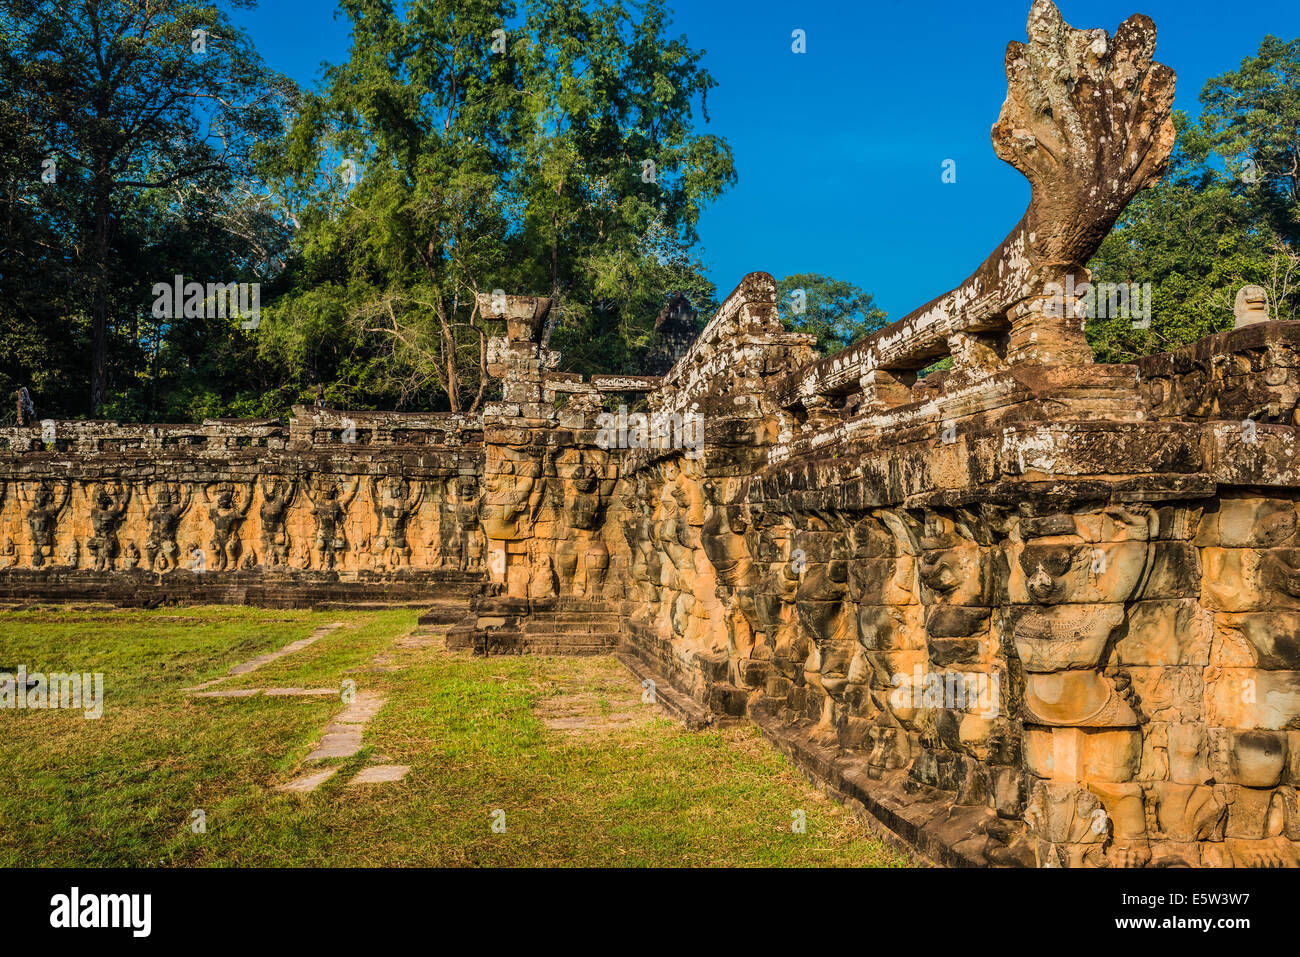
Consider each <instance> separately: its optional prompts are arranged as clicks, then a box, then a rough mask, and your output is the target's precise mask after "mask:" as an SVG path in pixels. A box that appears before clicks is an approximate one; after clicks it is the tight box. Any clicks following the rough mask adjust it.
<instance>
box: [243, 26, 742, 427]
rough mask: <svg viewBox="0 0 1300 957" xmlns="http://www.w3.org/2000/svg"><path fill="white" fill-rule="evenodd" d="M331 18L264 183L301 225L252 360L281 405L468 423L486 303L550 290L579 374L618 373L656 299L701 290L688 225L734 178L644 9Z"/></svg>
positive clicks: (685, 62) (562, 340)
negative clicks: (347, 34) (330, 60)
mask: <svg viewBox="0 0 1300 957" xmlns="http://www.w3.org/2000/svg"><path fill="white" fill-rule="evenodd" d="M342 9H343V11H344V13H346V15H347V16H348V17H349V18H350V19H351V21H352V26H353V45H352V49H351V54H350V57H349V59H348V61H347V62H346V63H343V64H341V65H338V66H335V67H333V68H331V69H330V70H329V71H328V72H327V75H326V81H325V84H324V88H323V89H322V90H321V91H320V92H319V93H318V94H314V95H312V96H309V97H307V98H305V100H304V103H303V109H302V111H301V114H300V116H299V117H298V120H297V122H295V124H294V125H293V128H292V129H291V130H290V131H289V133H288V135H287V137H286V139H285V143H284V147H283V149H282V150H280V151H279V152H280V156H281V161H280V162H279V163H278V164H277V165H276V166H274V167H273V168H272V173H273V174H274V176H275V181H276V183H277V187H278V189H279V190H280V192H281V195H282V196H283V197H284V199H285V202H286V204H287V205H288V206H289V207H290V208H291V209H292V210H293V212H294V215H295V216H296V217H297V219H298V221H299V222H300V224H301V230H300V233H299V244H298V249H299V258H298V259H297V260H296V262H295V263H294V266H293V269H292V270H291V275H290V277H289V279H288V281H289V284H290V291H289V293H288V294H287V295H286V296H284V297H283V298H282V299H281V300H280V301H278V302H277V303H276V304H275V308H274V309H272V310H271V311H270V312H269V315H268V322H267V324H266V329H265V336H264V337H263V340H262V354H263V356H264V357H265V358H266V359H267V360H268V361H271V362H273V363H275V364H276V365H277V367H278V368H281V369H284V370H286V371H287V372H288V374H290V375H296V376H297V381H296V392H297V394H298V395H304V394H306V393H307V392H308V391H309V390H310V388H311V386H312V384H313V382H312V380H313V379H315V380H316V381H319V382H322V383H325V384H326V396H327V398H328V399H330V400H331V401H334V402H340V403H341V402H346V403H348V404H352V405H356V406H365V405H378V404H395V405H397V406H399V407H425V408H435V407H441V408H449V409H452V410H471V409H474V408H477V407H478V405H479V404H480V403H481V402H482V400H483V399H484V397H485V390H486V386H487V379H486V377H485V375H484V367H485V354H486V342H487V337H488V336H489V335H490V334H492V333H493V332H494V331H495V329H494V328H493V325H492V323H491V322H490V320H489V319H488V318H487V317H484V316H483V315H482V314H481V313H480V311H479V307H478V302H479V296H480V294H482V295H490V294H491V293H492V291H493V290H502V291H505V292H511V293H515V292H528V293H536V294H549V295H550V296H551V297H552V298H553V300H554V303H553V307H552V312H551V318H552V320H553V321H552V323H551V325H550V326H549V327H548V329H547V330H546V335H547V336H548V337H550V338H551V343H550V344H551V345H552V346H554V347H556V348H559V349H561V350H563V351H564V352H565V361H566V363H567V366H568V367H569V368H577V369H580V370H583V371H590V370H592V369H605V370H608V371H630V370H626V369H624V368H621V367H624V366H626V364H628V363H630V362H632V361H634V357H635V355H636V347H637V346H638V345H643V344H644V341H645V340H646V339H647V338H648V336H649V335H650V333H651V331H652V329H653V321H654V317H655V315H656V314H657V313H658V311H659V309H660V308H661V307H662V305H663V302H664V299H665V298H666V296H667V295H669V294H670V293H673V292H677V291H685V292H687V294H688V295H691V296H692V298H693V299H700V298H707V297H711V296H712V289H711V287H709V286H708V284H707V282H706V281H704V280H703V279H702V278H701V270H700V268H699V265H698V262H697V261H696V259H695V258H694V253H693V247H694V246H695V243H696V235H695V224H696V222H697V220H698V215H699V210H700V208H701V206H702V205H703V204H704V203H706V202H707V201H708V200H710V199H712V198H713V197H715V196H717V195H718V194H719V193H720V192H721V191H722V189H723V188H724V187H725V186H726V185H727V184H728V183H730V182H731V181H732V180H733V179H734V173H733V170H732V165H731V156H730V152H729V150H728V149H727V147H726V144H725V143H723V142H722V141H721V140H720V139H717V138H716V137H712V136H704V135H700V134H698V133H696V132H695V131H694V127H693V122H694V110H695V105H696V103H697V102H698V103H699V106H700V107H702V105H703V103H702V101H703V96H704V93H705V91H707V90H708V89H709V87H711V86H712V85H713V81H712V79H711V78H710V77H709V76H708V74H707V72H705V71H704V70H703V68H702V67H701V66H700V63H699V60H700V56H701V55H700V54H699V53H695V52H693V51H691V50H690V49H689V48H688V47H687V45H686V43H685V40H684V39H672V38H669V37H668V36H666V35H665V30H666V29H667V26H668V22H669V21H668V15H667V13H666V11H665V9H664V7H663V4H662V3H661V2H660V0H646V2H643V3H638V4H631V3H626V2H622V0H589V2H583V3H573V2H562V0H529V2H528V3H526V4H524V5H523V8H522V12H521V11H520V10H519V9H518V8H516V6H515V4H514V3H511V2H506V0H416V2H413V3H411V4H410V5H409V6H408V7H407V8H406V9H405V11H404V16H403V15H400V14H399V13H398V11H396V10H395V9H393V7H392V6H391V5H389V4H387V3H381V2H375V0H344V2H343V3H342ZM647 160H648V161H650V162H651V163H653V164H654V165H653V166H647V165H645V161H647ZM342 163H348V164H351V165H350V166H348V167H347V168H348V169H349V170H350V171H351V170H355V171H356V181H355V183H347V182H340V181H339V177H338V176H337V175H336V174H335V171H336V170H337V169H338V168H339V167H340V164H342ZM295 369H296V370H301V371H298V372H294V371H293V370H295ZM290 391H294V390H290Z"/></svg>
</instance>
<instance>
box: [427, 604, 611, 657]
mask: <svg viewBox="0 0 1300 957" xmlns="http://www.w3.org/2000/svg"><path fill="white" fill-rule="evenodd" d="M623 622H624V612H623V604H622V602H612V601H585V600H583V599H578V598H560V599H553V600H550V601H539V602H529V601H527V600H525V599H519V598H503V597H488V598H484V599H482V601H480V602H479V603H478V605H477V606H476V608H475V609H474V611H473V612H471V614H469V615H468V616H466V617H464V618H463V619H461V620H460V621H459V622H457V624H456V625H455V626H454V627H453V628H451V629H450V630H449V631H448V632H447V648H448V649H449V650H453V651H455V650H461V651H473V652H474V653H475V654H479V655H605V654H611V653H612V652H613V651H614V650H615V649H616V648H617V647H618V645H619V642H620V640H621V638H622V632H623Z"/></svg>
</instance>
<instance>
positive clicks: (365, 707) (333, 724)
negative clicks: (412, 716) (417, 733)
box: [266, 628, 442, 794]
mask: <svg viewBox="0 0 1300 957" xmlns="http://www.w3.org/2000/svg"><path fill="white" fill-rule="evenodd" d="M441 640H442V639H441V637H440V636H437V635H431V634H429V633H428V632H427V631H422V630H421V629H419V628H417V629H416V630H415V631H413V632H411V633H409V634H406V635H403V636H401V637H400V638H398V639H397V640H395V641H394V642H393V643H392V645H390V646H389V647H388V648H385V649H383V650H381V651H379V652H378V653H376V654H375V655H374V656H373V657H372V658H371V659H370V662H369V665H368V666H367V667H366V668H365V669H362V670H365V671H370V672H375V671H380V672H395V671H401V670H402V669H403V668H404V667H405V665H404V664H402V663H401V662H400V661H399V659H398V656H397V655H396V652H397V651H399V650H420V649H424V648H430V647H433V646H434V645H437V644H438V643H440V642H441ZM354 673H355V672H354ZM266 693H267V694H271V691H270V690H268V691H267V692H266ZM330 693H331V694H335V693H337V692H334V691H331V692H330ZM385 702H386V699H385V698H384V697H383V696H382V695H380V694H378V693H377V692H373V691H361V692H358V693H357V694H356V696H355V697H354V698H353V699H352V700H351V701H350V702H348V704H347V707H345V708H344V709H343V710H342V711H341V712H339V713H338V714H336V715H335V716H334V718H333V719H332V720H331V721H330V723H329V724H328V725H326V727H325V730H324V731H323V732H322V733H321V738H320V741H319V742H318V743H317V745H316V747H315V748H314V749H313V750H312V751H311V753H310V754H308V755H307V757H305V758H304V759H303V763H304V764H312V763H316V762H318V761H329V760H334V759H338V758H350V757H352V756H353V755H355V754H356V753H357V752H358V751H360V750H361V747H362V738H363V735H364V733H365V729H366V725H367V724H368V723H369V722H370V719H371V718H373V717H374V716H375V715H376V714H378V713H379V711H380V710H381V709H382V708H383V707H384V704H385ZM372 760H377V761H380V762H383V761H387V758H385V757H382V756H378V755H376V756H375V758H374V759H372ZM410 770H411V769H410V767H408V766H407V765H405V764H386V763H377V764H372V765H370V766H369V767H366V768H362V769H361V770H360V771H358V772H357V773H356V775H355V776H354V777H353V778H352V780H351V781H349V782H348V785H347V786H348V787H353V786H354V785H362V784H392V783H396V782H399V781H402V780H404V779H405V778H406V775H407V774H408V773H409V772H410ZM337 771H338V768H337V767H331V768H322V769H320V770H313V771H304V772H303V773H301V774H299V775H298V776H297V777H295V778H293V779H292V780H290V781H288V782H286V783H285V784H281V785H278V786H277V787H276V790H277V791H285V792H288V793H293V794H310V793H311V792H312V791H315V790H316V789H317V788H319V787H320V786H321V785H322V784H324V783H325V782H326V781H328V780H329V779H330V778H332V777H333V776H334V774H335V773H336V772H337Z"/></svg>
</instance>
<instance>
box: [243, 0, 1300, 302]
mask: <svg viewBox="0 0 1300 957" xmlns="http://www.w3.org/2000/svg"><path fill="white" fill-rule="evenodd" d="M1029 6H1030V0H909V2H906V3H898V2H888V3H875V2H855V0H804V2H801V3H790V2H788V0H787V2H776V0H677V2H676V3H675V4H673V7H674V10H675V14H676V18H675V22H674V28H675V30H676V31H678V32H681V33H684V34H686V36H687V37H689V38H690V41H691V44H692V45H693V46H694V47H695V48H697V49H704V50H705V51H707V55H706V57H705V64H706V66H707V67H708V69H709V70H710V71H711V72H712V73H713V75H714V78H715V79H716V80H717V81H718V86H717V88H716V89H714V90H713V91H712V92H711V94H710V96H709V116H710V119H711V123H710V124H709V125H708V127H706V129H708V130H710V131H711V132H714V133H717V134H719V135H721V136H723V137H725V138H726V139H727V141H728V142H729V143H730V144H731V147H732V150H733V152H734V153H735V159H736V168H737V172H738V175H739V181H738V182H737V184H736V185H735V186H734V187H733V188H732V189H731V190H730V191H729V192H727V193H726V194H725V195H724V196H723V197H722V199H720V200H718V201H717V202H716V203H715V204H714V205H713V206H712V207H710V208H709V209H708V210H707V211H706V212H705V214H704V216H703V219H702V221H701V225H700V237H701V241H702V244H703V247H704V258H705V261H706V263H707V264H708V266H709V273H710V276H711V278H712V279H713V281H714V282H715V283H716V284H717V286H718V293H719V296H720V297H721V296H725V295H726V294H727V293H728V292H729V291H730V290H731V289H732V288H733V287H734V286H735V285H736V283H738V282H739V281H740V279H741V277H742V276H743V275H744V274H745V273H747V272H752V271H754V270H763V271H766V272H770V273H772V274H773V275H775V276H776V277H777V278H780V277H782V276H785V275H788V274H790V273H796V272H819V273H824V274H826V275H830V276H835V277H837V278H841V279H847V280H850V281H851V282H855V283H857V284H858V285H859V286H861V287H862V288H864V289H866V290H867V291H868V292H871V293H873V294H874V295H875V296H876V300H877V302H878V303H879V304H880V305H881V306H882V307H884V308H885V309H886V310H887V311H888V312H889V315H890V317H891V318H893V319H897V318H900V317H901V316H903V315H904V314H905V313H907V312H908V311H910V310H911V309H913V308H915V307H916V306H919V305H921V304H922V303H924V302H926V301H927V300H929V299H931V298H933V297H934V296H936V295H938V294H940V293H942V292H945V291H947V290H948V289H950V288H951V287H952V286H954V285H955V284H956V283H958V282H960V281H961V280H962V279H964V278H965V277H966V276H967V275H968V274H969V273H970V272H971V271H972V270H973V269H974V268H975V267H976V266H977V265H978V264H979V263H980V262H981V261H983V259H984V257H985V256H987V255H988V254H989V253H990V252H991V251H992V250H993V248H994V247H995V246H996V245H997V243H999V242H1000V241H1001V240H1002V238H1003V237H1004V236H1005V235H1006V234H1007V233H1008V232H1009V231H1010V229H1011V227H1012V226H1014V225H1015V224H1016V222H1017V220H1018V219H1019V218H1020V214H1021V213H1022V212H1023V211H1024V207H1025V204H1026V203H1027V202H1028V199H1029V186H1028V184H1027V183H1026V181H1025V180H1024V178H1023V177H1022V176H1021V175H1020V174H1019V173H1017V172H1016V171H1015V170H1014V169H1012V168H1011V167H1010V166H1007V165H1006V164H1004V163H1003V162H1002V161H1001V160H999V159H997V157H995V156H994V155H993V149H992V147H991V146H990V143H989V129H990V127H991V126H992V125H993V123H994V121H995V120H996V119H997V116H998V110H999V108H1000V107H1001V105H1002V100H1003V98H1004V96H1005V95H1006V78H1005V76H1004V74H1003V72H1002V57H1003V52H1004V50H1005V49H1006V44H1007V41H1009V40H1024V38H1025V19H1026V17H1027V15H1028V12H1029ZM1058 6H1059V7H1060V8H1061V13H1062V14H1063V15H1064V17H1065V19H1066V20H1067V21H1068V22H1069V23H1071V24H1073V25H1074V26H1076V27H1080V28H1092V27H1102V28H1104V29H1106V30H1108V31H1110V32H1112V33H1113V32H1114V29H1115V27H1117V26H1118V25H1119V24H1120V22H1121V21H1122V20H1124V19H1125V18H1126V17H1127V16H1128V15H1129V14H1131V13H1134V12H1141V13H1145V14H1147V15H1148V16H1150V17H1151V18H1152V19H1153V20H1154V21H1155V23H1156V27H1157V30H1158V44H1157V47H1156V59H1158V60H1159V61H1161V62H1162V63H1166V64H1168V65H1169V66H1171V67H1172V68H1173V69H1174V70H1175V71H1177V73H1178V94H1177V99H1176V101H1175V106H1176V107H1177V108H1179V109H1185V110H1188V111H1189V112H1192V113H1195V112H1197V111H1198V103H1197V95H1198V94H1199V93H1200V91H1201V88H1202V87H1203V86H1204V85H1205V81H1206V80H1207V79H1209V78H1210V77H1212V76H1218V75H1219V74H1221V73H1223V72H1224V71H1226V70H1230V69H1235V68H1236V67H1238V66H1239V65H1240V63H1241V61H1242V59H1243V58H1244V57H1246V56H1249V55H1251V54H1253V53H1255V52H1256V50H1257V49H1258V47H1259V41H1260V40H1261V39H1262V38H1263V37H1264V35H1265V34H1267V33H1272V34H1274V35H1277V36H1280V37H1283V38H1285V39H1291V38H1294V37H1296V36H1297V35H1300V3H1298V2H1297V0H1250V2H1247V3H1226V2H1223V0H1122V2H1112V0H1088V2H1084V0H1058ZM332 9H333V4H332V3H330V2H329V0H263V3H262V4H261V6H260V7H259V8H258V9H256V10H254V11H251V12H247V11H246V12H241V13H240V15H239V16H238V17H237V18H236V19H237V21H238V22H240V23H241V24H242V25H243V26H244V27H245V28H246V29H247V30H248V32H249V34H250V35H251V36H252V38H253V41H254V43H255V44H256V45H257V47H258V49H259V51H260V52H261V54H262V57H263V58H264V59H265V60H266V62H267V63H268V65H269V66H271V67H272V68H273V69H275V70H278V71H280V72H282V73H285V74H288V75H289V76H291V77H293V78H294V79H295V80H297V81H298V82H299V83H301V84H303V85H310V84H312V83H313V82H314V80H315V79H316V78H317V77H318V75H319V67H320V65H321V63H322V61H329V62H336V61H338V60H341V59H343V58H344V57H345V56H346V53H347V24H346V22H345V21H343V20H339V19H335V18H333V17H332V16H331V15H330V11H332ZM795 29H802V30H804V31H805V32H806V34H807V52H806V53H803V54H795V53H793V52H791V32H792V31H793V30H795ZM946 159H952V160H955V161H956V173H957V180H956V182H955V183H944V182H942V179H941V172H942V165H943V162H944V160H946Z"/></svg>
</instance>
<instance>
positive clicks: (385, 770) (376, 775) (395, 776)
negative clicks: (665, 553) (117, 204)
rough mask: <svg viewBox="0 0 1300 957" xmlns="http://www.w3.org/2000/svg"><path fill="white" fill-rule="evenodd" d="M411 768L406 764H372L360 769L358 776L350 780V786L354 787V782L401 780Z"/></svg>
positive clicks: (385, 782)
mask: <svg viewBox="0 0 1300 957" xmlns="http://www.w3.org/2000/svg"><path fill="white" fill-rule="evenodd" d="M410 770H411V769H410V768H409V767H408V766H407V765H405V764H376V765H372V766H371V767H368V768H362V769H361V770H360V771H358V772H357V776H356V777H354V778H353V779H352V780H351V781H349V782H348V787H352V785H354V784H389V783H392V782H396V781H400V780H402V779H403V778H405V777H406V775H407V773H408V772H410Z"/></svg>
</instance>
